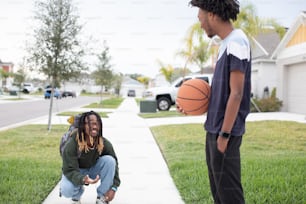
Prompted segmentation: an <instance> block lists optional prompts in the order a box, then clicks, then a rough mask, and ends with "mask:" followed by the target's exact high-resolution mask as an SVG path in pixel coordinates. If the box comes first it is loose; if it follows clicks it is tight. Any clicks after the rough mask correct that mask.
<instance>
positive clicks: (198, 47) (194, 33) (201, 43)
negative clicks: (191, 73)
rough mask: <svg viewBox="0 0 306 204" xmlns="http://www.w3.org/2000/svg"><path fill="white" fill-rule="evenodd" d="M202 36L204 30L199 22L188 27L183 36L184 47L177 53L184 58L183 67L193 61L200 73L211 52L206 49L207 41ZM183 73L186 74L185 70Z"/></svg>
mask: <svg viewBox="0 0 306 204" xmlns="http://www.w3.org/2000/svg"><path fill="white" fill-rule="evenodd" d="M203 36H204V31H203V29H202V28H201V24H200V23H195V24H193V25H192V26H191V27H190V28H189V30H188V32H187V37H186V38H185V43H186V49H185V50H181V51H179V52H178V53H177V54H178V55H179V56H181V57H184V58H186V63H185V66H184V69H186V66H187V65H188V64H189V63H195V64H197V65H198V66H199V68H200V71H201V73H202V72H203V69H204V64H205V62H206V61H207V60H208V58H209V56H210V54H211V53H210V52H209V50H208V46H209V43H208V42H207V41H206V40H205V39H204V38H203ZM183 75H186V72H184V74H183Z"/></svg>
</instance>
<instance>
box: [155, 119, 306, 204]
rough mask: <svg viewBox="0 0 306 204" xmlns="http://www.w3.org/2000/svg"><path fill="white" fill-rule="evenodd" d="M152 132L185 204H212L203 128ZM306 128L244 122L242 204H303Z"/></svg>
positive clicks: (169, 127) (176, 127)
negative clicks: (243, 201) (244, 202)
mask: <svg viewBox="0 0 306 204" xmlns="http://www.w3.org/2000/svg"><path fill="white" fill-rule="evenodd" d="M152 132H153V134H154V136H155V138H156V140H157V142H158V144H159V146H160V149H161V151H162V152H163V154H164V157H165V159H166V161H167V164H168V167H169V169H170V172H171V175H172V177H173V179H174V182H175V184H176V186H177V188H178V189H179V192H180V194H181V196H182V197H183V199H184V201H185V202H186V204H206V203H207V204H211V203H213V201H212V198H211V194H210V188H209V181H208V176H207V167H206V163H205V152H204V151H205V146H204V144H205V132H204V131H203V127H202V125H199V124H188V125H166V126H158V127H153V128H152ZM305 153H306V126H305V124H300V123H295V122H281V121H264V122H249V123H247V133H246V134H245V136H244V139H243V143H242V146H241V159H242V183H243V186H244V192H245V198H246V203H250V204H256V203H258V204H263V203H264V204H275V203H278V204H288V203H294V204H305V202H306V198H305V189H306V172H305V167H306V154H305Z"/></svg>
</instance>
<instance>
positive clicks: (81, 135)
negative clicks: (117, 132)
mask: <svg viewBox="0 0 306 204" xmlns="http://www.w3.org/2000/svg"><path fill="white" fill-rule="evenodd" d="M90 115H95V116H96V118H97V120H98V123H99V133H98V137H97V138H96V139H95V141H94V144H95V146H96V147H97V149H98V151H99V153H100V154H101V152H102V150H103V147H104V145H103V139H102V138H103V134H102V120H101V117H100V115H99V114H98V113H96V112H94V111H89V112H84V113H82V114H81V117H80V119H79V124H78V137H77V142H78V145H79V150H80V151H85V152H87V151H88V150H89V147H88V145H87V141H86V137H85V132H86V129H85V124H86V118H87V121H89V116H90ZM89 125H90V123H89ZM89 128H91V127H90V126H89Z"/></svg>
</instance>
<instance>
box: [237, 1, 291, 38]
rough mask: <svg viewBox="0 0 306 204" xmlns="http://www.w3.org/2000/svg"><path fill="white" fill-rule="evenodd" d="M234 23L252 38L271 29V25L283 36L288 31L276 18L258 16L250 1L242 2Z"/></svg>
mask: <svg viewBox="0 0 306 204" xmlns="http://www.w3.org/2000/svg"><path fill="white" fill-rule="evenodd" d="M233 25H234V27H237V28H240V29H242V30H243V31H244V32H245V33H246V35H247V36H248V37H249V38H250V39H251V38H252V37H254V36H256V35H258V34H259V33H261V32H266V31H268V30H270V29H267V28H269V27H270V28H273V29H274V30H275V31H276V32H277V33H278V34H279V36H280V37H281V38H282V37H283V36H284V34H285V32H286V29H285V28H284V27H283V26H281V25H280V24H278V23H277V22H276V20H275V19H273V18H269V19H264V18H260V17H259V16H257V14H256V9H255V7H254V5H253V4H252V3H249V2H244V4H242V6H241V10H240V12H239V14H238V16H237V20H236V21H234V22H233Z"/></svg>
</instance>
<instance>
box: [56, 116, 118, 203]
mask: <svg viewBox="0 0 306 204" xmlns="http://www.w3.org/2000/svg"><path fill="white" fill-rule="evenodd" d="M62 158H63V167H62V170H63V174H62V179H61V182H60V195H63V196H65V197H67V198H72V201H73V203H80V200H81V196H82V194H83V192H84V185H89V184H95V183H97V182H98V181H99V180H100V185H99V186H98V187H97V200H96V203H97V204H108V203H109V202H110V201H112V200H113V198H114V197H115V193H116V191H117V188H118V187H119V185H120V178H119V170H118V160H117V156H116V154H115V151H114V149H113V146H112V144H111V142H109V141H108V140H107V139H106V138H104V137H103V136H102V120H101V118H100V116H99V115H98V114H97V113H96V112H93V111H90V112H85V113H83V114H82V115H81V117H80V119H79V123H78V128H77V129H75V130H74V131H73V132H72V135H71V139H70V140H68V141H67V144H66V146H65V148H64V150H63V154H62Z"/></svg>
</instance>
